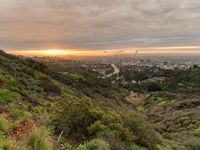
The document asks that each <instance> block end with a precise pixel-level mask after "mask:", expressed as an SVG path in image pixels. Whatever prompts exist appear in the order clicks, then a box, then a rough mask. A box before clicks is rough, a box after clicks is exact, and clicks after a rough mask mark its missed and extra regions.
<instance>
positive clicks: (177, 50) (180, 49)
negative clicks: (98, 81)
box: [8, 46, 200, 57]
mask: <svg viewBox="0 0 200 150" xmlns="http://www.w3.org/2000/svg"><path fill="white" fill-rule="evenodd" d="M136 50H137V51H138V53H139V55H159V54H161V55H164V54H167V55H168V54H170V55H171V54H172V55H180V54H184V55H185V54H200V46H173V47H143V48H130V49H122V50H120V49H118V50H113V49H111V50H65V49H49V50H10V51H8V53H11V54H15V55H24V56H30V57H31V56H40V57H48V56H49V57H55V56H56V57H76V56H78V57H92V56H94V57H98V56H113V55H115V54H118V55H130V54H133V53H135V51H136Z"/></svg>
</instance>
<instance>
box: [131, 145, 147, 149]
mask: <svg viewBox="0 0 200 150" xmlns="http://www.w3.org/2000/svg"><path fill="white" fill-rule="evenodd" d="M131 150H147V149H146V148H143V147H140V146H138V145H136V144H133V145H132V146H131Z"/></svg>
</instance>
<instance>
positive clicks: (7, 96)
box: [0, 89, 20, 104]
mask: <svg viewBox="0 0 200 150" xmlns="http://www.w3.org/2000/svg"><path fill="white" fill-rule="evenodd" d="M19 99H20V96H19V94H18V93H15V92H11V91H9V90H7V89H0V103H1V104H6V103H9V102H12V101H14V100H19Z"/></svg>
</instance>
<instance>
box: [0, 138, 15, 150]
mask: <svg viewBox="0 0 200 150" xmlns="http://www.w3.org/2000/svg"><path fill="white" fill-rule="evenodd" d="M14 149H15V148H14V143H13V141H12V140H9V139H4V140H2V141H0V150H14Z"/></svg>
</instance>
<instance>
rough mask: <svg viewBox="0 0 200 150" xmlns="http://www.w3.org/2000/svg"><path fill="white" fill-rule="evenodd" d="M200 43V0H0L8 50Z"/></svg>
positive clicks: (1, 44) (0, 39)
mask: <svg viewBox="0 0 200 150" xmlns="http://www.w3.org/2000/svg"><path fill="white" fill-rule="evenodd" d="M199 46H200V0H0V48H1V49H5V50H8V51H9V50H19V51H28V50H36V51H37V50H50V49H54V50H59V49H64V50H72V51H73V50H78V51H83V52H84V51H88V50H91V51H94V52H95V51H97V50H103V51H105V50H114V49H117V50H126V49H129V50H130V49H138V48H139V49H143V48H144V49H148V48H149V49H150V50H154V49H157V48H158V50H159V51H163V50H164V49H165V50H169V49H170V50H177V47H178V49H179V50H181V49H182V48H183V47H184V49H185V48H186V49H188V50H192V51H195V50H197V51H198V50H200V47H199ZM174 48H175V49H174Z"/></svg>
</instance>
